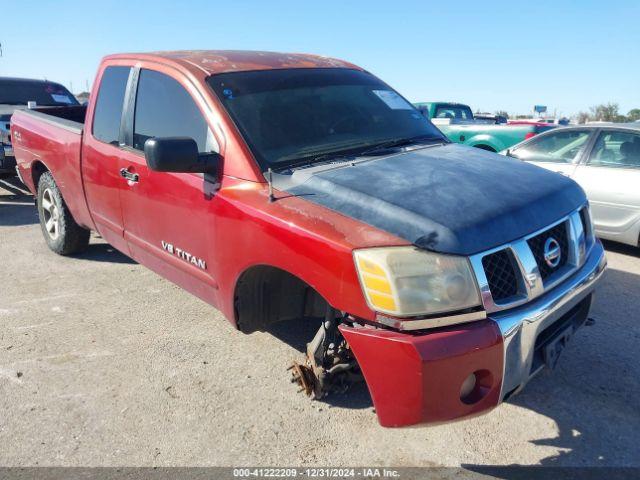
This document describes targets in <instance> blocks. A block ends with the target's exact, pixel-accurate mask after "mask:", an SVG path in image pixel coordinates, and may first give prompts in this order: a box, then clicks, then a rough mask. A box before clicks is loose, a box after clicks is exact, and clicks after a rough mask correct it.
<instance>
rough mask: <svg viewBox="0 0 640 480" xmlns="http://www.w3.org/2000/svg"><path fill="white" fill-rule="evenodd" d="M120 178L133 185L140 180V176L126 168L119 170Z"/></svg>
mask: <svg viewBox="0 0 640 480" xmlns="http://www.w3.org/2000/svg"><path fill="white" fill-rule="evenodd" d="M120 176H121V177H122V178H124V179H125V180H127V181H129V182H133V183H138V181H139V180H140V175H138V174H137V173H131V172H130V171H129V170H127V169H126V168H121V169H120Z"/></svg>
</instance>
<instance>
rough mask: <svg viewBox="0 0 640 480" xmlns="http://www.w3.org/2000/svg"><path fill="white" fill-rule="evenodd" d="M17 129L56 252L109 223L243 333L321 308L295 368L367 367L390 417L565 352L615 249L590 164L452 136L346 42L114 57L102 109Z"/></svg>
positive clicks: (19, 149)
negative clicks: (335, 48)
mask: <svg viewBox="0 0 640 480" xmlns="http://www.w3.org/2000/svg"><path fill="white" fill-rule="evenodd" d="M11 132H12V135H13V139H14V150H15V156H16V159H17V163H18V172H19V174H20V176H21V178H22V180H23V181H24V183H25V184H26V185H27V186H28V188H29V189H30V190H31V191H32V192H33V194H34V195H35V196H36V198H37V208H38V213H39V215H40V222H41V225H42V232H43V235H44V238H45V240H46V242H47V243H48V245H49V247H50V248H51V249H52V250H53V251H55V252H57V253H59V254H63V255H66V254H73V253H76V252H79V251H81V250H82V249H84V248H85V247H86V246H87V244H88V241H89V232H90V231H91V230H94V231H97V232H98V233H99V234H100V235H101V236H102V237H103V238H104V239H106V240H107V241H108V242H109V243H111V244H112V245H113V246H114V247H116V248H117V249H118V250H120V251H122V252H124V253H125V254H127V255H129V256H131V257H133V258H134V259H136V260H137V261H138V262H140V263H141V264H143V265H146V266H147V267H149V268H151V269H152V270H154V271H156V272H157V273H158V274H160V275H162V276H163V277H165V278H167V279H169V280H171V281H173V282H175V283H176V284H178V285H180V286H182V287H183V288H185V289H186V290H188V291H189V292H191V293H193V294H195V295H197V296H198V297H200V298H202V299H204V300H205V301H207V302H209V303H210V304H211V305H213V306H215V307H216V308H218V309H220V310H221V311H222V312H223V313H224V315H225V316H226V317H227V318H228V319H229V321H230V322H232V323H233V324H234V325H235V326H237V327H238V328H239V329H240V330H241V331H243V332H253V331H256V330H265V329H268V328H269V326H270V325H272V324H273V323H275V322H279V321H283V320H294V319H297V320H298V321H299V322H301V323H302V322H305V321H311V320H312V319H314V318H315V319H318V320H321V321H319V324H320V328H319V330H318V332H317V334H316V335H315V336H314V338H313V339H310V342H309V344H308V351H307V359H306V360H305V362H303V363H300V364H295V365H294V368H293V373H294V379H295V380H296V381H297V382H299V383H300V385H301V386H302V387H303V388H304V389H305V391H306V392H307V393H309V394H310V395H312V396H314V397H316V398H320V397H322V396H324V395H326V394H330V393H333V392H336V391H344V390H346V388H347V387H348V386H349V385H350V384H351V383H352V382H354V381H358V379H362V378H364V380H365V381H366V383H367V385H368V388H369V391H370V392H371V396H372V399H373V402H374V405H375V408H376V413H377V415H378V418H379V421H380V423H381V424H382V425H385V426H402V425H410V424H415V423H424V422H442V421H447V420H452V419H457V418H461V417H466V416H470V415H474V414H478V413H481V412H486V411H488V410H489V409H491V408H493V407H495V406H496V405H498V404H499V403H500V402H501V401H503V400H505V399H506V398H508V397H509V396H510V395H512V394H513V393H515V392H517V391H519V390H520V389H521V388H522V387H523V386H524V385H525V384H526V383H527V381H528V380H529V379H530V378H531V377H533V376H534V375H535V374H536V373H538V372H539V371H540V370H541V369H542V368H543V367H545V366H551V367H552V366H554V365H555V363H556V361H557V358H558V354H559V353H560V352H561V351H562V349H563V347H564V346H565V344H566V342H567V340H568V339H569V337H570V336H571V335H572V334H573V333H574V331H575V330H576V329H577V328H578V327H580V326H581V325H582V324H583V323H584V322H585V320H586V319H587V316H588V312H589V308H590V304H591V298H592V292H593V289H594V287H595V284H596V282H597V280H598V279H599V278H600V276H601V274H602V272H603V271H604V269H605V265H606V260H605V256H604V252H603V249H602V245H601V244H600V242H599V241H598V240H597V239H596V238H594V235H593V227H592V224H591V220H590V214H589V207H588V203H587V200H586V198H585V195H584V192H583V191H582V190H581V189H580V187H579V186H577V184H575V183H574V182H573V181H572V180H570V179H568V178H565V177H563V176H560V175H557V174H554V173H551V172H548V171H546V170H543V169H540V168H537V167H535V166H532V165H529V164H526V163H523V162H519V161H517V160H514V159H511V158H508V157H502V156H499V155H496V154H493V153H490V152H485V151H482V150H478V149H473V148H470V147H466V146H462V145H457V144H452V143H451V142H449V141H448V140H447V139H446V138H445V137H444V136H443V135H442V134H441V133H440V132H439V131H438V130H437V129H436V128H435V127H434V126H433V124H431V122H430V121H429V120H428V119H426V118H425V117H424V116H423V115H421V114H420V112H418V111H417V110H416V109H415V108H414V107H413V106H412V105H411V104H410V103H409V102H408V101H407V100H406V99H404V97H402V96H401V95H400V94H398V93H397V92H396V91H394V90H393V89H392V88H391V87H389V86H388V85H386V84H385V83H384V82H382V81H381V80H379V79H377V78H376V77H375V76H373V75H372V74H370V73H368V72H366V71H365V70H363V69H361V68H359V67H357V66H355V65H352V64H349V63H346V62H343V61H339V60H335V59H331V58H326V57H318V56H311V55H301V54H277V53H268V52H235V51H186V52H166V53H152V54H122V55H113V56H108V57H106V58H105V59H103V61H102V63H101V66H100V68H99V71H98V74H97V78H96V81H95V85H94V89H93V93H92V95H91V100H90V103H89V105H88V106H87V107H81V106H76V107H64V108H62V107H61V108H49V109H44V108H43V109H34V110H23V111H18V112H16V113H15V114H14V115H13V118H12V126H11Z"/></svg>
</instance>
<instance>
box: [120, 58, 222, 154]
mask: <svg viewBox="0 0 640 480" xmlns="http://www.w3.org/2000/svg"><path fill="white" fill-rule="evenodd" d="M207 136H208V126H207V123H206V121H205V119H204V117H203V116H202V113H201V112H200V109H199V108H198V106H197V105H196V103H195V102H194V100H193V98H191V95H189V93H188V92H187V91H186V90H185V89H184V87H183V86H182V85H180V83H178V82H177V81H176V80H174V79H173V78H171V77H169V76H167V75H165V74H163V73H160V72H155V71H153V70H145V69H142V70H140V80H139V81H138V95H137V99H136V112H135V119H134V126H133V148H135V149H137V150H144V142H146V141H147V140H148V139H149V138H154V137H190V138H193V139H194V140H195V141H196V143H197V144H198V150H199V151H200V152H201V153H203V152H207V151H211V148H208V146H207V143H208V142H207Z"/></svg>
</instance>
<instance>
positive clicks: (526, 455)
mask: <svg viewBox="0 0 640 480" xmlns="http://www.w3.org/2000/svg"><path fill="white" fill-rule="evenodd" d="M17 186H18V183H16V182H12V183H6V182H3V181H1V180H0V247H1V250H0V269H1V274H2V276H1V277H0V278H1V285H0V323H1V325H2V326H1V328H0V412H2V413H1V414H0V464H1V465H11V466H16V465H21V466H22V465H69V466H73V465H84V466H97V465H131V466H134V465H136V466H137V465H225V466H231V465H233V466H239V465H270V466H287V465H394V466H401V465H416V466H431V465H467V466H468V465H477V464H496V465H504V464H517V463H520V464H542V465H580V466H582V465H617V466H621V465H640V400H639V398H640V381H639V379H640V356H639V353H640V349H639V348H638V347H639V345H640V317H639V314H638V312H639V311H640V294H639V292H640V289H639V288H638V287H639V286H640V251H639V250H634V249H631V248H626V247H622V246H616V245H613V244H609V245H607V249H608V252H609V253H608V256H609V264H610V269H609V271H608V273H607V275H606V277H605V280H604V281H603V284H602V287H601V288H600V289H599V295H598V297H597V300H596V305H595V308H594V310H593V317H594V318H596V320H597V323H596V324H595V325H594V326H591V327H585V328H584V329H583V330H582V331H581V332H580V333H578V334H577V335H576V337H575V338H574V340H573V343H572V344H571V345H570V346H569V348H568V349H567V350H566V351H565V353H564V354H563V357H562V358H561V360H560V364H559V366H558V368H557V369H556V371H555V372H553V373H548V372H545V373H543V374H542V375H540V376H539V377H537V378H536V379H535V380H534V381H532V382H531V383H530V384H529V385H528V387H527V388H526V389H525V390H524V392H523V393H521V394H520V395H518V396H516V397H514V398H512V399H511V400H510V401H509V402H508V403H506V404H503V405H501V406H500V407H498V408H497V409H495V410H494V411H492V412H491V413H489V414H487V415H485V416H482V417H479V418H475V419H472V420H468V421H462V422H457V423H454V424H448V425H442V426H437V427H428V428H427V427H419V428H408V429H397V430H393V429H384V428H381V427H380V426H379V425H378V424H377V421H376V417H375V413H374V412H373V408H372V406H371V399H370V397H369V395H368V393H367V391H366V388H357V389H355V390H354V391H352V392H351V393H350V394H348V395H344V396H337V397H333V398H330V399H328V400H327V401H326V402H311V401H309V400H308V399H307V398H305V397H304V396H303V395H302V394H298V393H296V388H295V386H294V385H292V384H291V383H289V376H288V372H286V371H285V370H286V368H287V366H288V365H289V362H290V361H291V360H292V359H293V358H299V357H301V354H300V353H299V349H301V348H302V347H303V345H304V343H305V342H306V341H307V338H309V337H310V336H311V335H312V332H313V330H314V329H315V327H314V326H308V327H306V328H305V326H304V325H294V324H289V325H281V326H280V327H279V328H278V330H277V331H273V332H271V333H257V334H253V335H249V336H246V335H243V334H241V333H239V332H237V331H235V330H233V329H232V328H231V326H230V325H229V324H228V323H227V322H226V321H224V319H223V318H222V316H221V315H220V314H219V313H218V312H217V311H216V310H214V309H213V308H211V307H209V306H208V305H206V304H204V303H203V302H201V301H200V300H198V299H196V298H194V297H192V296H191V295H189V294H188V293H186V292H184V291H182V290H180V289H179V288H177V287H175V286H174V285H172V284H170V283H169V282H167V281H165V280H163V279H162V278H160V277H158V276H157V275H155V274H153V273H151V272H150V271H148V270H146V269H145V268H144V267H142V266H140V265H138V264H136V263H135V262H133V261H132V260H130V259H128V258H127V257H125V256H123V255H121V254H119V253H118V252H116V251H114V250H113V249H111V248H110V247H109V246H108V245H106V244H104V243H103V242H102V241H101V240H100V239H97V238H96V239H93V241H92V245H91V247H90V249H89V251H88V253H86V254H84V255H82V256H80V257H76V258H62V257H59V256H56V255H55V254H53V253H51V252H50V251H49V250H48V249H47V247H46V246H45V243H44V242H43V240H42V238H41V234H40V227H39V225H38V224H37V217H36V213H35V209H34V207H33V203H32V199H31V197H29V196H27V195H25V194H24V192H21V191H20V189H19V188H18V187H17ZM294 327H295V328H294Z"/></svg>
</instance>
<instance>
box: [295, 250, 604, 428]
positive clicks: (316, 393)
mask: <svg viewBox="0 0 640 480" xmlns="http://www.w3.org/2000/svg"><path fill="white" fill-rule="evenodd" d="M585 257H586V258H585V259H584V261H583V262H582V263H581V265H580V267H577V268H576V269H575V271H574V272H573V274H572V275H570V276H568V277H566V278H565V279H563V280H562V281H561V282H560V283H558V284H556V285H554V286H553V288H550V289H549V290H548V291H546V292H543V293H542V294H541V295H539V296H538V297H536V298H534V299H532V300H530V301H529V302H528V303H523V304H520V305H518V306H516V307H513V308H510V309H503V310H498V311H490V312H489V313H487V312H486V311H485V310H483V311H481V312H475V313H474V315H478V314H484V316H482V317H481V316H478V317H474V318H467V319H466V320H467V321H465V322H463V323H457V324H453V325H451V324H450V325H445V324H444V320H446V321H452V317H451V316H449V317H442V318H429V319H424V320H418V321H417V322H416V321H415V320H408V321H404V322H399V323H398V324H396V325H393V326H392V325H391V324H389V325H385V324H383V323H380V322H379V323H377V324H375V325H374V324H372V323H371V322H367V321H363V320H359V319H356V318H354V317H351V316H349V315H337V314H336V312H335V311H334V310H333V309H329V310H328V312H327V315H326V316H325V319H324V322H323V324H322V326H321V328H320V330H319V331H318V333H317V334H316V336H315V337H314V339H313V341H312V342H310V343H309V344H308V350H307V353H308V359H307V362H306V363H305V364H302V365H301V364H295V365H294V367H293V371H294V380H295V381H297V382H298V383H299V384H300V385H301V387H302V388H303V390H304V391H305V392H306V393H307V394H309V395H311V396H312V397H313V398H316V399H317V398H322V397H324V396H325V395H327V394H329V393H334V392H344V391H345V390H346V389H347V388H348V386H349V385H350V384H351V383H352V382H354V381H357V380H360V379H362V378H364V380H365V381H366V383H367V387H368V389H369V392H370V394H371V398H372V400H373V404H374V407H375V410H376V414H377V416H378V420H379V422H380V424H381V425H382V426H385V427H400V426H407V425H413V424H419V423H441V422H447V421H452V420H456V419H461V418H467V417H470V416H474V415H478V414H481V413H485V412H488V411H489V410H491V409H492V408H494V407H495V406H497V405H498V404H499V403H500V402H501V401H503V400H506V399H507V398H509V397H510V396H511V395H513V394H514V393H517V392H518V391H520V390H521V389H522V388H523V387H524V386H525V385H526V383H527V382H528V381H529V380H530V379H531V378H533V377H534V376H535V375H536V374H537V373H538V372H540V371H541V369H542V368H544V367H545V366H546V367H550V368H551V367H553V366H554V365H555V363H556V362H557V355H558V354H559V353H560V351H561V347H564V345H565V344H566V339H568V338H569V337H570V336H573V333H574V332H575V331H576V330H577V329H578V328H580V327H581V326H582V325H584V324H585V322H587V319H588V314H589V308H590V305H591V301H592V296H593V295H592V293H593V290H594V289H595V286H596V284H597V283H598V281H599V280H600V278H601V277H602V275H603V273H604V271H605V268H606V258H605V256H604V250H603V248H602V245H601V244H600V242H599V241H593V243H592V245H591V246H590V248H589V250H588V254H586V255H585ZM458 320H461V318H458ZM439 322H441V323H439ZM391 323H392V322H391ZM428 323H431V324H432V326H431V327H430V328H427V327H424V325H426V324H428ZM413 326H420V327H421V328H417V329H411V328H412V327H413ZM551 350H553V352H551ZM550 353H553V355H550ZM549 359H552V361H551V360H549ZM545 362H546V363H545Z"/></svg>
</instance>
